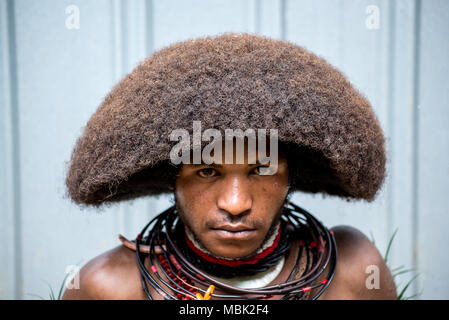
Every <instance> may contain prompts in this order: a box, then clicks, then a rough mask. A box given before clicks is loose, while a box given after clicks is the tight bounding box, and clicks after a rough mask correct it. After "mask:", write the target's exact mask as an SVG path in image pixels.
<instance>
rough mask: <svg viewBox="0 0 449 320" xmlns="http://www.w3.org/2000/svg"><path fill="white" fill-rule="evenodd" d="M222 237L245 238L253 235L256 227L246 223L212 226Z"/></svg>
mask: <svg viewBox="0 0 449 320" xmlns="http://www.w3.org/2000/svg"><path fill="white" fill-rule="evenodd" d="M211 230H212V231H213V232H215V233H216V234H217V235H218V236H219V237H220V238H224V239H236V240H244V239H247V238H250V237H252V236H253V235H254V234H255V231H256V229H254V228H250V227H247V226H244V225H223V226H218V227H215V228H211Z"/></svg>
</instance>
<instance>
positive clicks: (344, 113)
mask: <svg viewBox="0 0 449 320" xmlns="http://www.w3.org/2000/svg"><path fill="white" fill-rule="evenodd" d="M194 120H199V121H201V126H202V128H204V129H205V128H216V129H219V130H222V131H223V132H224V129H226V128H231V129H242V130H243V131H245V130H246V129H248V128H253V129H258V128H267V129H272V128H274V129H278V133H279V141H280V146H281V148H283V150H284V151H286V153H287V159H288V164H289V172H290V186H291V190H292V191H298V190H301V191H304V192H311V193H318V192H320V193H323V194H328V195H336V196H339V197H342V198H345V199H347V200H356V199H364V200H367V201H372V200H373V199H374V198H375V196H376V194H377V192H378V190H379V189H380V187H381V186H382V183H383V181H384V179H385V163H386V156H385V138H384V135H383V132H382V129H381V127H380V125H379V121H378V119H377V117H376V115H375V114H374V112H373V110H372V108H371V106H370V103H369V102H368V101H367V99H366V98H365V97H364V96H363V95H362V94H361V93H360V92H358V91H357V90H356V89H355V88H354V87H353V86H352V85H351V83H350V82H349V81H348V80H347V79H346V77H345V76H344V75H343V74H342V73H341V72H340V71H338V70H336V69H335V68H334V67H332V66H331V65H329V64H328V63H327V62H326V61H325V60H323V59H322V58H320V57H317V56H316V55H315V54H313V53H311V52H310V51H308V50H306V49H304V48H302V47H300V46H298V45H295V44H293V43H290V42H288V41H281V40H273V39H270V38H267V37H263V36H258V35H253V34H247V33H224V34H220V35H218V36H210V37H203V38H197V39H190V40H186V41H182V42H178V43H175V44H172V45H170V46H168V47H165V48H163V49H161V50H159V51H157V52H155V53H154V54H153V55H152V56H150V57H149V58H147V59H146V60H144V61H143V62H142V63H140V64H139V65H138V66H137V67H136V68H135V69H134V70H133V71H132V72H131V73H130V74H128V75H127V76H126V77H124V78H123V79H122V80H121V81H120V82H119V83H118V84H117V85H116V86H115V87H114V88H113V89H112V91H111V92H110V93H109V94H108V95H107V96H106V98H105V99H104V101H103V102H102V103H101V105H100V106H99V108H98V109H97V110H96V112H95V113H94V114H93V115H92V117H91V118H90V120H89V121H88V123H87V124H86V126H85V128H84V132H83V134H82V135H81V137H80V138H79V139H78V140H77V143H76V146H75V148H74V150H73V153H72V156H71V159H70V162H69V163H68V172H67V178H66V184H67V188H68V189H67V191H68V195H69V197H70V198H72V200H73V201H74V202H76V203H78V204H85V205H94V206H99V205H100V204H103V203H111V202H116V201H120V200H127V199H133V198H136V197H139V196H144V195H157V194H162V193H169V192H173V189H172V184H173V181H174V177H175V175H176V172H177V171H176V170H177V167H176V166H174V165H173V164H172V163H171V162H170V156H169V154H170V150H171V148H172V146H173V145H174V144H175V143H176V142H173V141H170V139H169V136H170V133H171V132H172V130H174V129H179V128H185V129H187V130H188V131H189V132H190V133H192V123H193V121H194ZM204 129H203V130H204Z"/></svg>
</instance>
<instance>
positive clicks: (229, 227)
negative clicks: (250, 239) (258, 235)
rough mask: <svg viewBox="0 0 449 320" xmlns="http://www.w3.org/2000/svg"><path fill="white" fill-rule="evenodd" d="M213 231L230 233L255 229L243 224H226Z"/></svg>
mask: <svg viewBox="0 0 449 320" xmlns="http://www.w3.org/2000/svg"><path fill="white" fill-rule="evenodd" d="M211 229H212V230H223V231H228V232H244V231H254V230H255V229H254V228H250V227H248V226H245V225H242V224H236V225H231V224H226V225H222V226H218V227H214V228H211Z"/></svg>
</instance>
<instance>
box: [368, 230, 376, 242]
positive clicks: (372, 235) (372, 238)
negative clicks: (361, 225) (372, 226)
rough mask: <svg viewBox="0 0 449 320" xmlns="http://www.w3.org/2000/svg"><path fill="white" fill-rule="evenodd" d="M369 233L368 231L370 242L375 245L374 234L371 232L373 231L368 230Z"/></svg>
mask: <svg viewBox="0 0 449 320" xmlns="http://www.w3.org/2000/svg"><path fill="white" fill-rule="evenodd" d="M369 233H370V235H371V242H372V243H373V244H374V245H376V242H375V241H374V234H373V232H372V231H370V232H369Z"/></svg>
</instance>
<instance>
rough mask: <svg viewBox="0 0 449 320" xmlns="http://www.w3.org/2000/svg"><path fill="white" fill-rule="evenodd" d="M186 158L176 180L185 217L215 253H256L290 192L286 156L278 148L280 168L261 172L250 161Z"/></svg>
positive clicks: (179, 201) (177, 194) (178, 196)
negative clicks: (191, 161)
mask: <svg viewBox="0 0 449 320" xmlns="http://www.w3.org/2000/svg"><path fill="white" fill-rule="evenodd" d="M248 162H250V161H248V154H247V152H246V148H245V162H244V164H235V156H234V164H225V163H224V161H222V162H221V164H212V165H206V164H197V165H195V164H183V165H182V167H181V169H180V172H179V175H178V177H177V179H176V183H175V198H176V202H177V206H178V208H179V211H180V212H179V215H180V219H181V220H182V222H183V223H184V224H185V225H186V226H188V227H189V228H190V230H191V231H192V232H193V233H194V235H195V236H196V238H197V240H198V241H199V242H200V243H201V244H202V245H203V246H204V247H205V248H206V249H207V250H209V251H210V252H211V253H213V254H214V255H216V256H221V257H226V258H240V257H245V256H248V255H250V254H252V253H254V252H255V251H256V250H257V249H258V248H259V247H260V245H261V244H262V243H263V241H264V239H265V238H266V236H267V234H268V231H269V230H270V227H272V226H273V225H274V223H275V222H277V221H278V220H279V218H280V214H281V212H282V207H283V204H284V201H285V198H286V196H287V193H288V185H287V184H288V167H287V161H286V159H285V157H284V156H283V155H282V154H279V158H278V167H277V172H276V173H275V174H273V175H260V174H259V173H260V172H259V171H258V170H259V169H258V168H259V167H264V166H265V167H267V166H268V164H266V165H263V164H248Z"/></svg>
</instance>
